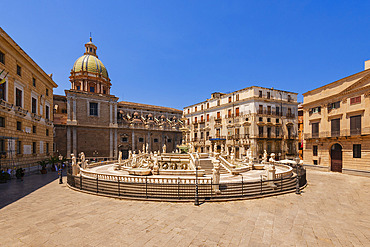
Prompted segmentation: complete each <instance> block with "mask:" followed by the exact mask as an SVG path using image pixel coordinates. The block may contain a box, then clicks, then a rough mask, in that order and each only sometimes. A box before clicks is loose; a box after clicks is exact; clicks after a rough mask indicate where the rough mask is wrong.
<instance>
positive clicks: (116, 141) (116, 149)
mask: <svg viewBox="0 0 370 247" xmlns="http://www.w3.org/2000/svg"><path fill="white" fill-rule="evenodd" d="M117 143H118V139H117V129H114V157H115V158H116V157H117V154H118V147H117Z"/></svg>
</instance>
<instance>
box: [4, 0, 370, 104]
mask: <svg viewBox="0 0 370 247" xmlns="http://www.w3.org/2000/svg"><path fill="white" fill-rule="evenodd" d="M1 13H2V14H1V23H0V25H1V27H2V28H3V29H4V30H5V31H6V32H7V33H8V34H9V35H10V36H11V37H12V38H13V39H14V40H15V41H16V42H17V43H18V44H19V45H20V46H21V47H22V48H23V49H24V50H25V51H26V52H27V53H28V54H29V55H30V56H31V57H32V58H33V59H34V60H35V61H36V62H37V63H38V64H39V65H40V66H41V68H43V69H44V70H45V71H46V72H47V73H53V74H54V76H53V79H54V81H55V82H56V83H57V84H58V85H59V87H58V88H57V89H56V90H55V93H56V94H64V90H65V89H69V88H70V82H69V79H68V76H69V72H70V70H71V68H72V66H73V63H74V61H75V60H76V59H77V58H78V57H80V56H81V55H82V54H83V52H84V44H85V43H86V42H87V41H88V40H89V33H90V32H92V36H93V42H94V43H95V44H96V45H97V46H98V51H97V52H98V56H99V58H100V59H101V60H102V62H103V63H104V64H105V66H106V67H107V69H108V73H109V76H110V78H111V80H112V84H113V86H112V89H111V93H112V94H114V95H116V96H118V97H119V98H120V100H126V101H133V102H138V103H146V104H154V105H162V106H169V107H175V108H178V109H182V108H183V107H184V106H187V105H191V104H194V103H197V102H200V101H203V100H205V99H206V98H209V97H210V94H211V93H212V92H215V91H220V92H231V91H234V90H238V89H241V88H244V87H248V86H252V85H257V86H263V87H274V88H277V89H283V90H288V91H293V92H297V93H299V94H300V96H299V100H302V96H301V94H302V93H304V92H307V91H309V90H312V89H314V88H317V87H319V86H322V85H325V84H327V83H330V82H332V81H335V80H338V79H340V78H343V77H345V76H348V75H351V74H354V73H357V72H359V71H361V70H363V68H364V61H365V60H369V59H370V29H369V27H370V15H369V13H370V1H325V0H321V1H305V0H300V1H261V0H260V1H246V0H244V1H231V0H228V1H226V0H225V1H216V0H213V1H202V0H197V1H175V0H168V1H159V0H156V1H139V0H138V1H94V0H90V1H17V0H12V1H7V3H6V11H2V12H1Z"/></svg>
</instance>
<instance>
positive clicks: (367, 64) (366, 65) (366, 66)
mask: <svg viewBox="0 0 370 247" xmlns="http://www.w3.org/2000/svg"><path fill="white" fill-rule="evenodd" d="M367 69H370V60H367V61H365V70H367Z"/></svg>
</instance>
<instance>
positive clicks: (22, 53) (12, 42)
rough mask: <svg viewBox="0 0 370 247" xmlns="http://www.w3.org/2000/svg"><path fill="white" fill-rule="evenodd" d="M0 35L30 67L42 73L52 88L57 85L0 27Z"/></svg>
mask: <svg viewBox="0 0 370 247" xmlns="http://www.w3.org/2000/svg"><path fill="white" fill-rule="evenodd" d="M0 35H1V37H2V38H3V39H4V40H6V42H8V44H9V45H10V46H11V47H12V48H13V49H14V50H16V51H17V52H18V53H19V54H20V55H21V56H22V57H23V58H24V59H25V60H26V61H27V62H28V63H29V64H30V65H31V66H32V67H34V68H35V69H36V70H37V71H38V72H39V73H40V74H41V75H43V77H44V79H46V80H47V81H48V82H49V83H50V84H51V85H52V86H53V87H54V88H57V87H58V85H57V84H56V83H55V82H54V81H53V79H52V78H51V77H50V76H49V75H48V74H47V73H46V72H45V71H44V70H43V69H42V68H41V67H40V66H39V65H38V64H37V63H36V62H35V61H34V60H33V59H32V58H31V57H30V56H29V55H28V54H27V53H26V52H25V51H24V50H23V49H22V48H21V47H20V46H19V45H18V44H17V43H16V42H15V41H14V40H13V39H12V38H11V37H10V36H9V35H8V34H7V33H6V32H5V31H4V30H3V29H2V28H1V27H0Z"/></svg>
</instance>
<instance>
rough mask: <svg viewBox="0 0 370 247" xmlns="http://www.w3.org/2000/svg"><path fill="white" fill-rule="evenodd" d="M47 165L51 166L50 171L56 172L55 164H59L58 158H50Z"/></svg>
mask: <svg viewBox="0 0 370 247" xmlns="http://www.w3.org/2000/svg"><path fill="white" fill-rule="evenodd" d="M48 163H49V164H50V165H51V170H52V171H56V170H57V169H56V168H55V164H58V163H59V158H58V157H57V156H50V158H49V159H48Z"/></svg>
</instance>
